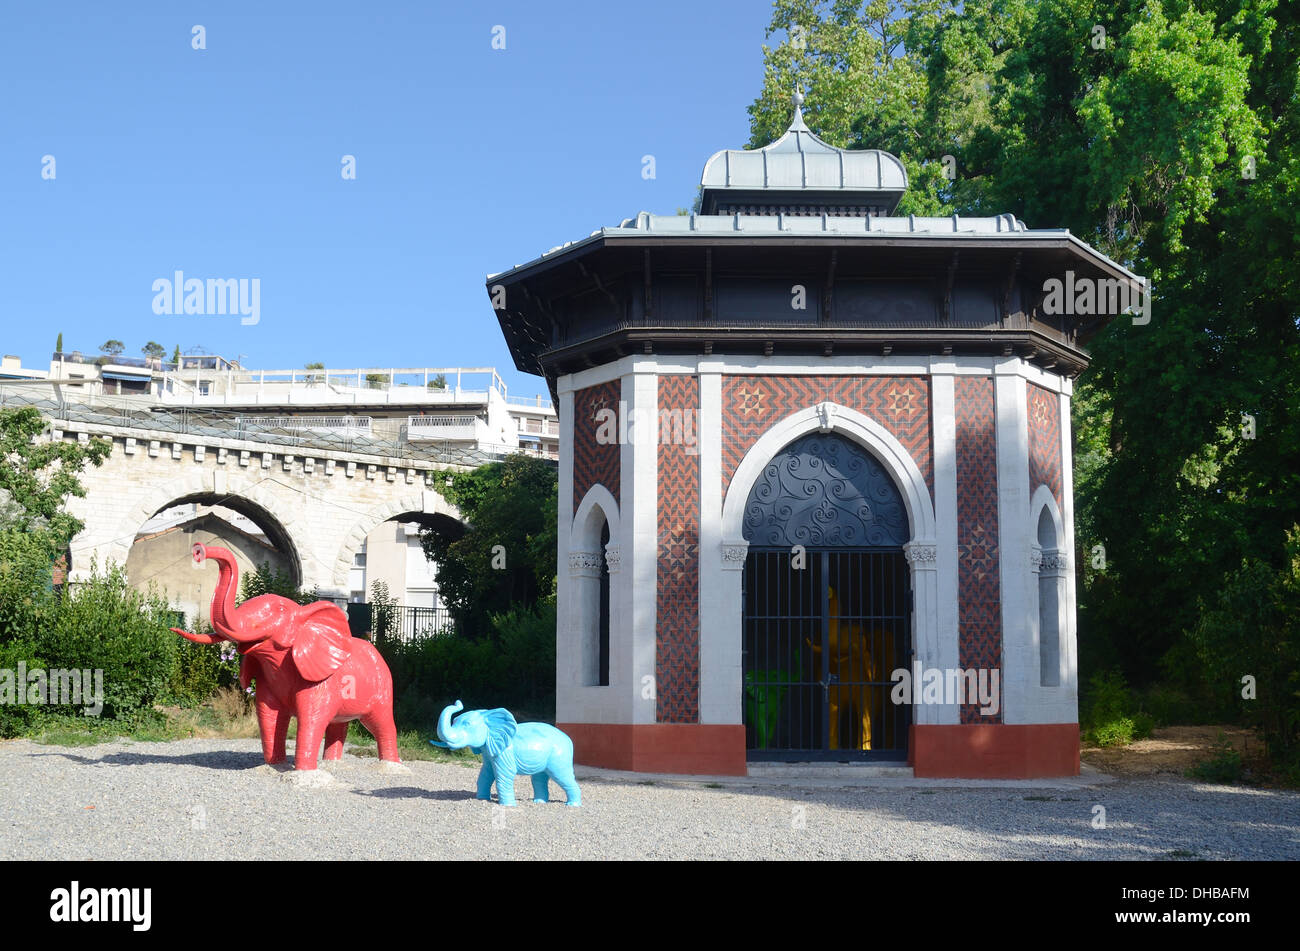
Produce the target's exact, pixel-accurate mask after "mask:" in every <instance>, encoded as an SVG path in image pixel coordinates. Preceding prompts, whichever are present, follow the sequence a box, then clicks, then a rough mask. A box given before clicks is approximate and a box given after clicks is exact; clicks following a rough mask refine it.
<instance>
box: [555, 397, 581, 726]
mask: <svg viewBox="0 0 1300 951" xmlns="http://www.w3.org/2000/svg"><path fill="white" fill-rule="evenodd" d="M556 383H557V391H558V395H559V397H560V405H559V407H558V409H559V413H558V415H559V422H560V445H561V446H568V447H569V451H568V452H565V453H561V454H560V471H559V493H560V494H559V500H558V506H557V508H558V511H559V527H558V530H557V532H556V561H555V566H556V572H555V575H556V577H555V590H556V604H557V606H558V608H559V610H558V611H557V612H556V631H555V718H556V720H557V721H559V722H561V723H566V722H581V712H580V705H579V699H578V697H577V695H576V693H577V689H578V686H579V684H580V683H581V676H582V670H581V656H580V651H581V647H580V645H579V644H578V635H579V632H580V631H581V630H582V627H581V624H580V622H581V620H582V618H581V608H580V606H579V605H578V603H577V598H576V595H577V591H576V589H575V586H574V583H573V579H572V577H571V574H570V568H569V564H570V563H569V554H570V551H571V546H572V537H571V536H572V533H573V515H574V512H573V379H572V377H571V376H562V377H560V378H559V380H557V381H556Z"/></svg>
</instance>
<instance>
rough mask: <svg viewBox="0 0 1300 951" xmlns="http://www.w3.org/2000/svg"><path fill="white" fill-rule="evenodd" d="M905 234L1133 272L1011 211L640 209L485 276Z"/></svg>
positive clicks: (1066, 231)
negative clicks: (644, 243) (1042, 249)
mask: <svg viewBox="0 0 1300 951" xmlns="http://www.w3.org/2000/svg"><path fill="white" fill-rule="evenodd" d="M900 236H905V237H907V238H911V239H917V240H919V241H929V240H953V239H956V240H962V241H966V240H969V241H971V242H972V243H974V244H979V243H981V239H987V238H999V239H1012V240H1017V241H1030V242H1036V241H1041V240H1044V239H1046V240H1049V241H1063V242H1064V243H1065V244H1068V245H1071V246H1073V247H1074V248H1075V249H1076V250H1077V251H1078V252H1079V253H1080V254H1081V255H1082V256H1084V257H1088V258H1092V259H1093V260H1094V261H1096V262H1098V263H1099V264H1105V265H1107V266H1108V267H1109V268H1111V269H1113V270H1116V271H1120V272H1123V273H1124V275H1125V276H1128V277H1135V275H1132V274H1131V272H1129V271H1128V269H1127V268H1125V267H1124V266H1123V265H1121V264H1119V263H1118V262H1116V261H1113V260H1111V259H1110V258H1109V257H1107V256H1106V255H1105V254H1102V253H1101V252H1100V251H1098V250H1097V249H1096V248H1094V247H1092V246H1091V245H1089V244H1087V243H1086V242H1083V241H1080V240H1079V239H1078V238H1077V237H1075V236H1074V235H1072V234H1070V229H1069V228H1029V227H1028V226H1026V224H1025V223H1024V222H1023V221H1021V220H1020V219H1019V218H1017V217H1016V216H1015V215H1010V214H1006V215H998V216H997V217H994V218H963V217H961V216H960V215H950V216H948V217H946V218H928V217H920V216H917V215H906V216H899V217H890V218H884V217H880V218H840V217H837V216H835V215H828V214H826V215H816V216H803V215H652V214H649V213H647V212H644V211H643V212H641V213H640V214H638V215H637V216H636V217H635V218H625V219H623V221H622V223H620V224H618V225H616V226H614V227H606V228H598V229H596V230H595V231H593V232H592V233H591V234H590V235H588V236H587V237H585V238H580V239H579V240H577V241H567V242H565V243H564V244H561V245H557V246H556V247H554V248H551V249H550V250H549V251H544V252H542V254H540V255H539V256H537V257H536V258H534V259H533V260H531V261H527V262H525V263H523V264H516V265H515V266H514V267H512V268H509V269H507V270H505V271H501V272H499V273H496V274H489V275H488V276H487V279H488V281H495V280H499V279H500V278H502V277H506V276H509V275H513V274H515V273H517V272H521V271H525V270H527V269H529V268H531V267H533V266H535V265H537V264H540V263H541V262H543V261H547V260H549V259H551V258H554V257H557V256H563V255H564V254H565V253H567V252H569V251H573V250H577V249H579V248H582V247H584V246H587V245H592V244H596V243H599V242H601V241H608V240H610V239H613V240H615V241H617V240H619V239H635V238H667V239H677V240H686V241H689V240H720V239H722V240H725V239H728V238H735V239H737V240H739V239H752V238H770V239H773V240H780V239H782V238H786V239H788V238H796V239H798V238H800V237H805V238H814V237H829V238H863V239H867V240H881V241H888V240H890V239H896V238H897V237H900Z"/></svg>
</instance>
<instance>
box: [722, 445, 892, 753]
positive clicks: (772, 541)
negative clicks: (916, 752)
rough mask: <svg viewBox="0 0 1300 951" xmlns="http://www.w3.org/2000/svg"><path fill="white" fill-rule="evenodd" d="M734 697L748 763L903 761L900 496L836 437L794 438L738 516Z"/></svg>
mask: <svg viewBox="0 0 1300 951" xmlns="http://www.w3.org/2000/svg"><path fill="white" fill-rule="evenodd" d="M743 533H744V538H745V541H746V542H748V544H749V549H748V553H747V556H746V562H745V568H744V577H743V582H742V584H743V587H742V604H743V611H744V616H743V624H742V636H743V648H742V665H743V685H744V687H743V689H744V722H745V734H746V747H747V755H748V757H749V758H750V759H787V760H788V759H905V758H906V756H907V735H908V727H909V725H910V710H909V708H908V707H907V706H906V705H895V704H894V703H893V702H892V701H891V699H890V691H891V688H892V686H893V682H892V680H891V677H890V675H891V673H892V671H893V670H894V669H895V668H897V667H907V666H910V664H911V654H912V645H911V637H910V628H911V624H910V600H911V599H910V589H909V574H908V569H907V564H906V562H905V560H904V556H903V545H904V544H905V543H906V542H907V541H908V539H909V538H910V530H909V525H908V518H907V509H906V507H905V505H904V502H903V498H902V495H901V494H900V492H899V489H898V486H897V485H895V483H894V481H893V480H892V479H891V478H890V476H889V475H888V473H887V472H886V471H885V469H884V467H883V466H882V465H881V464H880V462H879V461H877V460H876V458H875V457H874V456H872V455H871V453H869V452H868V451H867V450H866V449H864V448H862V447H861V446H859V445H858V444H856V443H854V442H852V441H851V440H849V439H846V438H844V437H843V436H840V435H837V434H834V433H812V434H809V435H806V436H803V437H801V438H799V439H796V440H795V441H794V442H792V443H790V444H789V445H787V446H786V447H785V448H784V449H783V450H781V452H779V453H778V454H777V455H776V456H775V457H773V458H772V460H771V461H770V462H769V463H768V464H767V466H766V467H765V468H764V470H763V472H762V474H761V476H760V477H759V478H758V480H757V481H756V482H755V483H754V485H753V488H752V489H751V490H750V493H749V497H748V499H747V501H746V505H745V514H744V523H743Z"/></svg>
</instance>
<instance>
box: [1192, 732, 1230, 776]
mask: <svg viewBox="0 0 1300 951" xmlns="http://www.w3.org/2000/svg"><path fill="white" fill-rule="evenodd" d="M1242 771H1243V769H1242V764H1241V754H1240V753H1239V752H1237V750H1236V749H1234V748H1233V746H1232V744H1231V743H1230V742H1228V738H1227V736H1226V735H1225V734H1223V733H1220V734H1219V742H1218V744H1217V751H1216V752H1215V754H1214V756H1212V757H1210V758H1209V759H1207V760H1206V761H1205V762H1203V763H1197V764H1196V765H1195V766H1193V767H1192V768H1191V769H1189V770H1188V771H1187V775H1188V776H1191V777H1192V778H1193V779H1201V780H1204V781H1205V782H1208V783H1235V782H1237V781H1238V780H1239V779H1241V776H1242Z"/></svg>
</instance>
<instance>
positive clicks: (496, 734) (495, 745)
mask: <svg viewBox="0 0 1300 951" xmlns="http://www.w3.org/2000/svg"><path fill="white" fill-rule="evenodd" d="M483 721H484V722H485V723H486V724H487V729H488V737H487V744H486V749H487V751H488V754H489V755H490V756H494V757H496V756H500V755H501V754H502V752H504V751H505V749H506V747H508V746H509V745H510V741H511V740H513V739H514V738H515V733H516V732H517V731H518V729H519V724H518V723H516V722H515V718H514V716H513V715H512V714H511V713H510V711H509V710H507V709H505V708H504V707H497V708H496V709H495V710H488V711H487V712H486V713H484V714H483Z"/></svg>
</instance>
